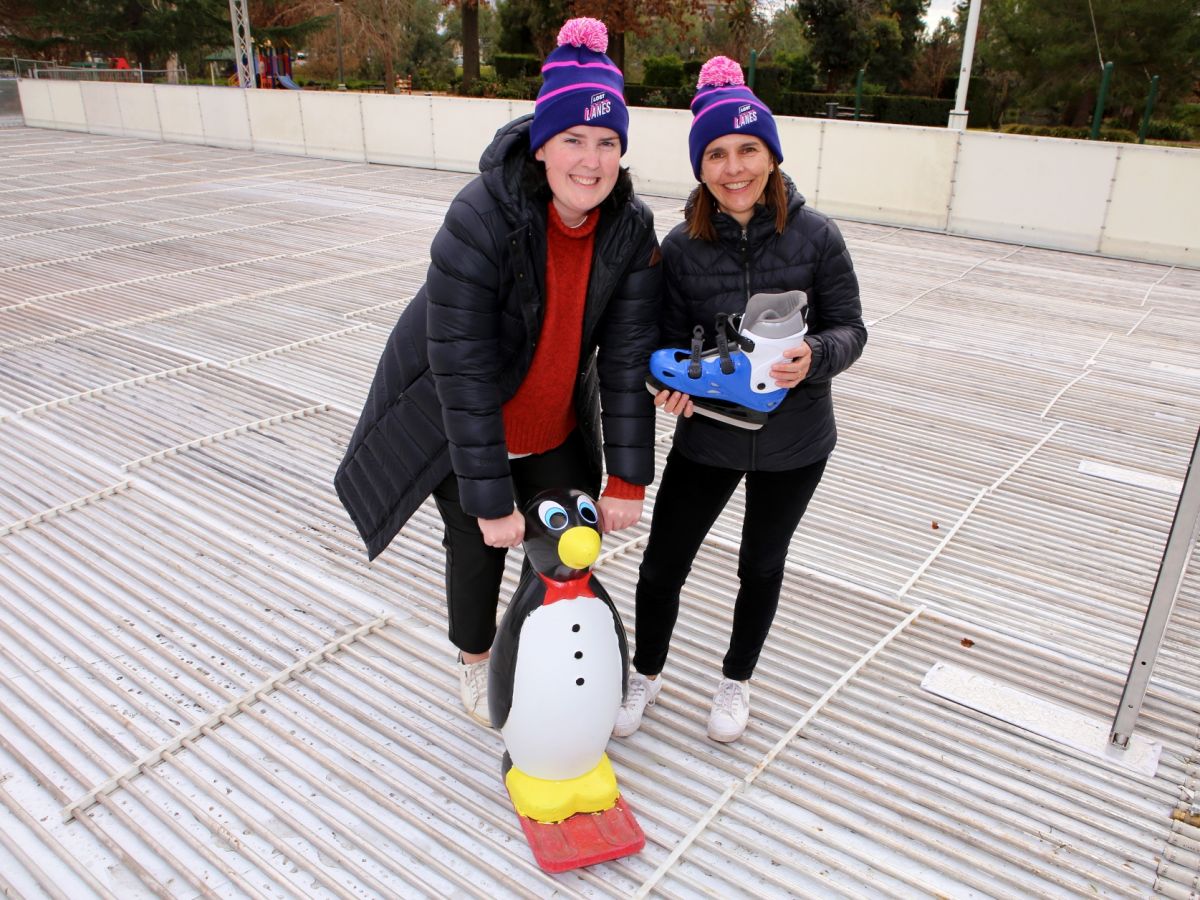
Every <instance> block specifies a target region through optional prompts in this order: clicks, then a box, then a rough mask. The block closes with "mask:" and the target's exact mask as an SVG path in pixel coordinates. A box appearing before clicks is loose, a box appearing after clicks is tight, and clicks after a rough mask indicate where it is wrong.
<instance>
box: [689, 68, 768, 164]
mask: <svg viewBox="0 0 1200 900" xmlns="http://www.w3.org/2000/svg"><path fill="white" fill-rule="evenodd" d="M692 117H693V118H692V130H691V133H690V134H688V155H689V156H690V157H691V160H692V172H693V173H695V175H696V180H697V181H700V162H701V159H702V157H703V156H704V148H705V147H707V146H708V145H709V144H711V143H712V142H713V141H715V140H716V139H717V138H719V137H723V136H725V135H727V134H752V135H754V136H755V137H756V138H761V139H762V142H763V143H764V144H766V145H767V147H768V148H769V149H770V151H771V152H772V153H773V154H775V161H776V162H783V149H782V148H781V147H780V146H779V130H778V129H777V128H776V127H775V117H774V116H773V115H771V110H770V109H768V108H767V105H766V104H765V103H763V102H762V101H761V100H759V99H758V98H757V97H755V96H754V92H753V91H751V90H750V88H748V87H746V80H745V79H744V78H743V77H742V67H741V66H739V65H738V64H737V63H736V62H734V61H733V60H732V59H730V58H729V57H728V56H714V57H713V58H712V59H710V60H709V61H708V62H706V63H705V64H704V66H703V67H702V68H701V69H700V78H699V79H698V80H697V82H696V96H695V97H693V98H692Z"/></svg>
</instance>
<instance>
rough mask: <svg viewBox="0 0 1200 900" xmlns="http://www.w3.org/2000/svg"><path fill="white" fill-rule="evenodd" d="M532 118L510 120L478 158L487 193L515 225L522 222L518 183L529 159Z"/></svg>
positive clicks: (523, 210)
mask: <svg viewBox="0 0 1200 900" xmlns="http://www.w3.org/2000/svg"><path fill="white" fill-rule="evenodd" d="M532 124H533V114H532V113H530V114H529V115H525V116H521V117H520V118H519V119H513V121H511V122H509V123H508V124H507V125H504V126H502V127H501V128H500V129H499V130H498V131H497V132H496V136H495V137H494V138H492V142H491V143H490V144H488V146H487V148H486V149H485V150H484V151H483V155H482V156H480V157H479V174H480V175H481V176H482V178H483V182H484V184H485V185H486V186H487V189H488V192H489V193H490V194H491V195H492V196H493V197H495V198H496V201H497V202H498V203H499V204H500V206H501V208H502V209H503V210H504V214H505V217H506V218H508V219H509V220H510V221H512V222H514V223H516V222H520V221H522V220H523V219H524V218H525V215H526V206H527V204H526V201H525V196H524V191H523V190H522V187H521V180H522V177H523V175H524V172H525V164H526V162H528V160H529V157H530V152H529V129H530V126H531V125H532Z"/></svg>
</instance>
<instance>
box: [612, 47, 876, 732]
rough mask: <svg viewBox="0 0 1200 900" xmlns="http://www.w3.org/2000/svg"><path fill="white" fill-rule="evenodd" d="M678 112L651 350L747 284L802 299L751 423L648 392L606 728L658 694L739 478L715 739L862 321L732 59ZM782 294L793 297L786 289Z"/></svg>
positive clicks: (681, 335)
mask: <svg viewBox="0 0 1200 900" xmlns="http://www.w3.org/2000/svg"><path fill="white" fill-rule="evenodd" d="M692 114H693V119H692V128H691V133H690V135H689V139H688V148H689V151H690V155H691V160H692V171H693V173H694V174H695V176H696V180H697V181H699V182H700V184H699V186H698V187H697V188H696V189H695V190H694V191H693V192H692V195H691V197H690V198H689V199H688V202H687V207H686V210H685V221H684V222H682V223H681V224H680V225H678V226H677V227H676V228H674V229H673V230H672V231H671V233H670V234H669V235H668V236H667V238H666V239H665V240H664V241H663V261H664V266H665V269H666V271H665V273H664V278H665V298H664V305H663V310H662V316H661V318H660V323H661V326H662V327H661V332H662V345H663V346H665V347H677V348H682V347H687V346H688V344H689V341H690V340H691V338H692V335H693V328H694V327H695V326H697V325H700V326H703V329H704V338H705V343H706V344H708V345H709V346H711V345H712V344H713V343H714V341H715V340H716V339H717V338H718V337H720V338H721V339H722V340H725V339H727V337H728V336H727V335H726V334H724V333H722V334H721V335H718V334H717V330H718V329H720V330H722V332H724V329H725V328H726V327H727V326H726V325H725V322H726V321H727V320H728V317H730V316H734V317H736V316H738V315H740V314H742V313H744V312H746V308H747V303H748V301H749V300H750V298H751V297H752V296H755V295H760V294H787V293H789V292H803V293H804V295H807V306H808V312H807V332H806V333H803V336H802V337H797V338H796V340H795V342H794V345H792V346H787V347H786V349H784V350H783V351H782V355H781V356H780V357H779V358H778V359H777V360H776V361H775V362H774V364H772V365H770V368H769V376H767V377H769V378H770V379H771V380H772V381H773V384H774V388H779V389H786V394H785V395H783V398H782V401H781V402H780V403H779V404H778V406H777V407H776V408H774V409H773V410H772V411H770V413H769V414H768V415H767V416H766V417H765V418H766V424H764V425H762V426H761V430H748V429H747V428H745V427H739V424H738V422H737V421H736V418H735V417H732V416H728V415H724V416H723V415H721V412H720V409H719V408H718V409H717V410H716V412H717V414H716V415H715V416H714V415H713V413H714V410H712V409H710V408H709V406H710V404H709V402H708V401H707V398H703V397H701V396H700V395H698V396H697V398H696V399H695V400H693V399H692V398H690V397H689V396H688V395H687V394H685V393H680V392H678V391H667V390H663V391H660V392H659V393H658V394H657V396H656V397H655V400H654V402H655V404H656V405H658V406H660V407H662V408H664V409H666V410H667V411H668V412H671V413H673V414H675V415H677V416H679V419H678V422H677V424H676V428H675V440H674V444H673V446H672V448H671V452H670V455H669V456H668V458H667V465H666V468H665V470H664V471H663V476H662V482H661V484H660V487H659V491H658V495H657V497H656V499H655V502H654V516H653V519H652V522H651V526H650V537H649V541H648V543H647V545H646V551H645V554H644V556H643V558H642V565H641V570H640V573H639V578H638V586H637V601H636V602H637V605H636V620H635V624H636V633H637V651H636V653H635V655H634V658H633V667H634V670H635V671H634V672H633V673H631V675H630V678H629V691H628V695H627V698H626V701H625V704H624V705H623V706H622V707H621V710H620V712H619V714H618V717H617V723H616V727H615V728H614V734H616V735H617V736H625V735H628V734H632V733H633V732H634V731H636V730H637V728H638V726H639V725H640V724H641V721H642V714H643V712H644V711H645V709H646V707H647V706H648V705H650V704H652V703H653V702H654V700H655V698H656V697H657V696H658V693H659V691H660V690H661V689H662V683H663V679H662V678H660V677H659V675H660V673H661V672H662V671H663V668H664V665H665V664H666V660H667V650H668V647H669V644H670V640H671V633H672V631H673V629H674V627H675V620H676V618H677V616H678V613H679V593H680V589H681V588H682V587H683V584H684V581H685V580H686V579H687V576H688V573H689V571H690V570H691V566H692V561H693V560H694V559H695V556H696V553H697V552H698V550H699V549H700V545H701V543H702V542H703V540H704V537H705V535H707V534H708V531H709V529H710V528H711V527H712V524H713V522H714V521H716V518H717V516H718V515H720V513H721V511H722V510H723V509H724V508H725V505H726V503H727V502H728V501H729V498H730V497H731V496H732V495H733V492H734V490H735V489H736V488H737V486H738V484H739V483H740V482H742V481H743V479H744V480H745V517H744V520H743V525H742V542H741V548H740V551H739V556H738V570H737V576H738V591H737V598H736V600H735V601H734V611H733V623H732V634H731V637H730V641H729V649H728V652H727V653H726V654H725V658H724V660H723V664H722V678H721V680H720V682H719V684H718V686H717V689H716V692H715V693H714V695H713V702H712V709H711V712H710V715H709V719H708V736H709V737H710V738H712V739H713V740H716V741H726V742H727V741H734V740H737V738H738V737H740V736H741V734H742V732H743V731H744V730H745V728H746V724H747V721H748V719H749V714H750V688H749V680H750V677H751V675H752V674H753V673H754V668H755V665H756V664H757V663H758V657H759V654H760V652H761V651H762V648H763V644H764V643H765V641H766V638H767V634H768V632H769V630H770V628H771V622H772V621H773V619H774V617H775V611H776V608H777V607H778V604H779V593H780V587H781V585H782V583H783V568H784V563H785V562H786V559H787V553H788V548H789V545H790V543H791V539H792V535H793V534H794V532H795V530H796V528H797V527H798V526H799V524H800V519H801V517H802V516H803V515H804V511H805V509H806V508H807V507H808V503H809V500H810V499H811V498H812V496H813V493H814V492H815V491H816V489H817V485H818V484H819V483H820V480H821V475H822V474H823V473H824V471H825V464H826V461H827V460H828V458H829V454H830V453H831V452H832V451H833V447H834V444H835V442H836V439H837V430H836V428H835V425H834V417H833V400H832V396H831V394H830V381H831V380H832V378H833V376H835V375H837V374H838V373H839V372H842V371H844V370H845V369H847V368H848V367H849V366H850V365H851V364H852V363H853V362H854V361H855V360H856V359H858V357H859V356H860V355H861V353H862V350H863V346H864V344H865V343H866V340H867V331H866V327H865V326H864V325H863V320H862V307H861V304H860V302H859V296H858V279H857V277H856V276H855V274H854V266H853V264H852V263H851V261H850V254H849V252H848V251H847V250H846V243H845V241H844V240H843V239H842V235H841V233H840V232H839V231H838V228H837V226H836V225H835V224H834V223H833V222H832V221H831V220H829V219H828V218H826V217H825V216H823V215H822V214H821V213H819V212H817V211H816V210H814V209H813V208H812V207H810V206H808V205H807V204H806V203H805V201H804V197H803V196H801V195H800V193H799V192H798V191H797V190H796V188H795V186H794V185H793V184H792V182H791V180H790V179H789V178H787V177H786V176H785V175H784V174H783V173H782V172H781V171H780V169H779V164H780V163H781V162H783V151H782V148H781V147H780V141H779V133H778V130H777V129H776V125H775V119H774V117H773V116H772V115H771V111H770V110H769V109H768V108H767V106H766V105H765V104H764V103H763V102H762V101H761V100H759V99H758V97H756V96H755V95H754V94H753V93H752V92H751V91H750V90H749V89H748V88H747V87H746V86H745V83H744V81H743V78H742V71H741V68H740V67H739V66H738V64H737V63H735V62H734V61H733V60H730V59H727V58H726V57H715V58H713V59H711V60H709V61H708V62H707V63H705V65H704V67H703V69H701V72H700V80H699V84H698V90H697V92H696V96H695V99H694V100H693V101H692ZM797 298H800V299H799V300H797ZM755 299H756V301H757V300H758V297H755ZM791 300H792V302H803V299H802V295H799V294H793V295H792V298H791ZM718 317H720V322H719V323H718ZM747 318H748V317H747ZM735 320H736V319H735ZM764 380H765V379H764ZM725 409H726V410H728V409H729V407H728V406H726V407H725ZM696 412H699V413H704V415H695V416H693V413H696ZM731 423H732V424H731ZM741 424H742V425H744V424H746V423H745V422H743V423H741ZM731 575H732V573H731ZM730 582H731V584H732V582H733V579H732V577H731V578H730Z"/></svg>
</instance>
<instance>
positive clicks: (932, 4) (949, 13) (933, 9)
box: [925, 0, 954, 32]
mask: <svg viewBox="0 0 1200 900" xmlns="http://www.w3.org/2000/svg"><path fill="white" fill-rule="evenodd" d="M943 16H944V17H947V18H950V19H953V18H954V0H929V11H928V12H927V13H925V25H926V26H927V30H928V31H930V32H932V31H933V29H935V28H937V24H938V22H940V21H941V20H942V17H943Z"/></svg>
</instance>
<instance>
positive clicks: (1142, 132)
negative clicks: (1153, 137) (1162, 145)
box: [1138, 75, 1158, 144]
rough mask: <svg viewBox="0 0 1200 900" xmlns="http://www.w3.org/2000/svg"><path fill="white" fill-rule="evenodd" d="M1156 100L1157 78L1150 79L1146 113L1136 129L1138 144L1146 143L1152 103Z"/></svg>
mask: <svg viewBox="0 0 1200 900" xmlns="http://www.w3.org/2000/svg"><path fill="white" fill-rule="evenodd" d="M1157 99H1158V76H1157V75H1155V76H1154V77H1153V78H1151V79H1150V96H1148V97H1147V98H1146V112H1145V114H1144V115H1143V116H1142V127H1141V128H1139V129H1138V143H1139V144H1144V143H1146V129H1148V128H1149V127H1150V114H1151V113H1152V112H1154V101H1155V100H1157Z"/></svg>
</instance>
